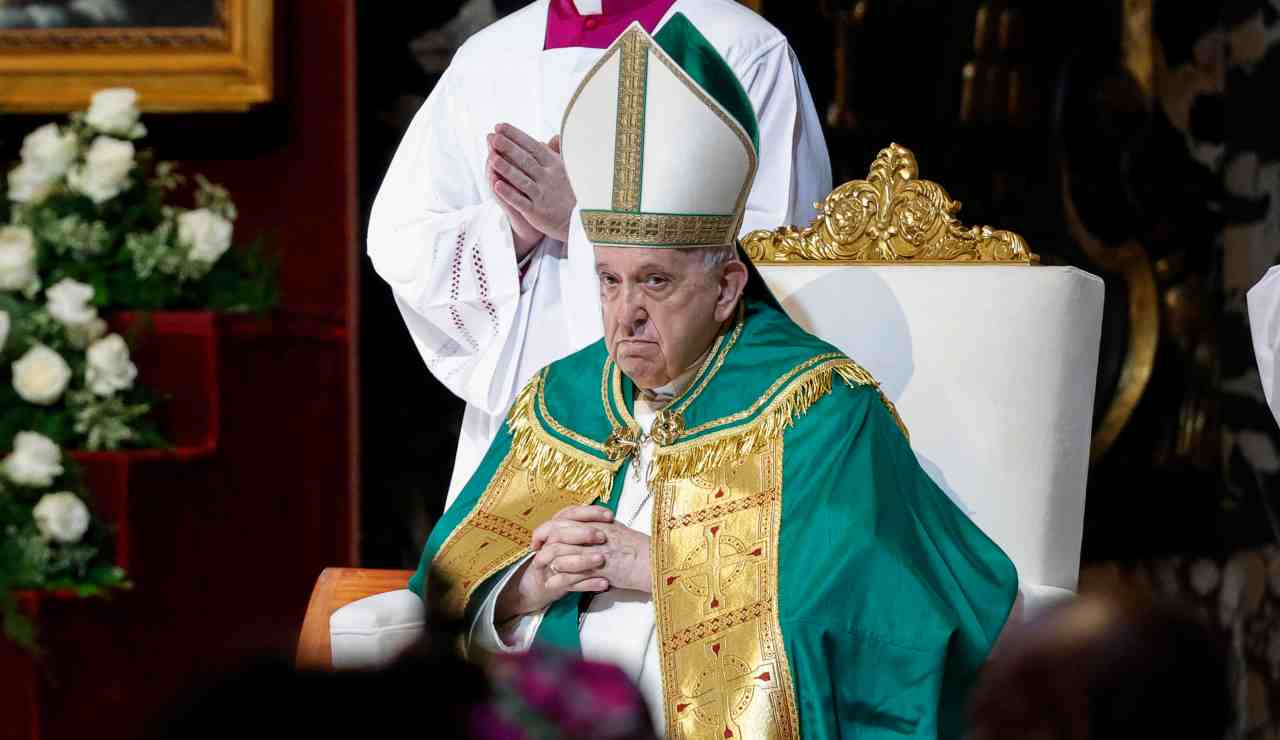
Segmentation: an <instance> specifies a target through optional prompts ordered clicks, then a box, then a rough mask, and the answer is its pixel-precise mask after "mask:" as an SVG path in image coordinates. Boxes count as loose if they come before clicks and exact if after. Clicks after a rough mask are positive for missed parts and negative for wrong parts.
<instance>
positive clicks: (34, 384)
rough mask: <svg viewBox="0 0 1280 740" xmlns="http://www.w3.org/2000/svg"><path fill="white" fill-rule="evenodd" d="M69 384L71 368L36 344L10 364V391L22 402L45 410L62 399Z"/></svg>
mask: <svg viewBox="0 0 1280 740" xmlns="http://www.w3.org/2000/svg"><path fill="white" fill-rule="evenodd" d="M70 380H71V366H70V365H68V364H67V361H66V360H64V359H62V355H60V354H58V353H57V352H54V351H53V350H51V349H49V348H48V347H46V346H44V345H43V344H37V345H36V346H34V347H32V348H31V349H29V350H27V353H26V354H25V355H23V356H22V357H20V358H19V359H18V361H17V362H15V363H13V389H14V390H16V391H17V392H18V395H19V396H21V397H22V400H24V401H27V402H28V403H35V404H39V405H41V406H48V405H49V404H51V403H53V402H54V401H57V400H58V399H59V398H61V397H62V392H63V391H65V390H66V389H67V383H68V382H70Z"/></svg>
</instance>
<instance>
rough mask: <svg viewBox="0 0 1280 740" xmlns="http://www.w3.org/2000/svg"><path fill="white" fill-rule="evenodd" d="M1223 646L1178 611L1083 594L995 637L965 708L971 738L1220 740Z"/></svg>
mask: <svg viewBox="0 0 1280 740" xmlns="http://www.w3.org/2000/svg"><path fill="white" fill-rule="evenodd" d="M1227 670H1228V668H1227V660H1226V652H1225V647H1224V645H1223V644H1222V643H1221V642H1220V641H1219V640H1218V639H1217V638H1216V637H1215V636H1214V635H1213V633H1212V632H1211V631H1210V630H1209V628H1208V626H1207V625H1206V624H1205V623H1204V622H1203V621H1202V620H1200V619H1199V618H1197V617H1196V616H1195V615H1194V614H1193V613H1192V612H1190V611H1188V610H1185V609H1184V608H1182V607H1179V606H1175V605H1169V604H1157V603H1153V602H1150V601H1140V600H1130V599H1126V598H1121V597H1119V596H1101V595H1094V596H1083V597H1081V598H1079V599H1077V600H1075V601H1072V602H1070V603H1068V604H1066V605H1064V606H1061V607H1058V608H1057V609H1054V610H1051V611H1049V612H1047V613H1046V614H1044V615H1042V616H1041V617H1039V618H1037V619H1035V620H1032V621H1031V622H1030V623H1027V624H1024V625H1021V626H1018V627H1016V628H1011V630H1010V632H1009V633H1007V634H1006V635H1004V636H1003V637H1002V638H1001V644H1000V646H999V647H998V648H997V650H996V653H995V655H994V656H993V657H992V660H991V662H990V663H989V664H988V665H987V667H986V668H985V669H984V672H983V675H982V680H981V681H980V682H979V684H978V687H977V688H976V689H975V690H974V696H973V703H972V706H971V710H970V715H971V718H972V727H973V730H972V735H971V736H970V737H971V739H972V740H1134V738H1148V737H1149V738H1179V740H1220V739H1221V738H1222V737H1223V735H1224V734H1225V732H1226V730H1227V725H1228V722H1229V720H1230V715H1231V698H1230V690H1229V687H1228V683H1227V679H1228V676H1227Z"/></svg>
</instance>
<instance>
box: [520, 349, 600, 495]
mask: <svg viewBox="0 0 1280 740" xmlns="http://www.w3.org/2000/svg"><path fill="white" fill-rule="evenodd" d="M545 377H546V371H545V370H544V371H543V372H541V373H539V374H537V375H535V376H534V377H533V379H532V380H530V381H529V383H528V384H527V385H525V387H524V389H522V390H521V391H520V393H519V394H518V395H517V396H516V400H515V403H514V404H513V405H512V406H511V412H510V413H509V414H508V415H507V429H508V430H510V432H511V451H510V452H509V453H508V455H509V458H508V459H509V460H511V461H512V462H514V463H515V464H516V465H517V466H518V467H520V468H523V469H525V470H530V471H533V473H534V474H535V475H536V476H537V478H538V479H540V480H542V481H546V482H547V483H549V484H550V485H552V486H555V487H556V488H561V489H564V490H567V491H572V492H573V493H581V494H591V495H592V497H593V499H594V498H598V499H600V500H601V501H603V502H605V503H608V502H609V498H610V496H611V495H612V493H613V477H614V474H615V473H616V472H617V470H618V467H619V464H617V463H610V462H605V461H603V460H600V459H598V458H596V457H593V456H591V455H588V454H587V453H585V452H582V451H581V450H578V449H575V448H574V447H572V446H571V445H569V444H566V443H565V442H561V441H560V440H558V439H556V438H554V437H552V436H551V435H550V434H548V433H547V431H546V430H545V429H543V428H542V425H541V424H540V423H539V422H538V419H537V417H536V416H535V415H534V402H535V400H536V399H537V398H538V395H539V391H540V389H541V387H542V382H543V380H544V379H545Z"/></svg>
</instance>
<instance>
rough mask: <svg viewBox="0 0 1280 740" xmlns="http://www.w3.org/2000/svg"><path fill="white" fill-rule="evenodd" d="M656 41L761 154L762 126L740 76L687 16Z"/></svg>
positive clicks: (678, 17) (662, 31) (665, 26)
mask: <svg viewBox="0 0 1280 740" xmlns="http://www.w3.org/2000/svg"><path fill="white" fill-rule="evenodd" d="M653 40H654V41H656V42H658V46H660V47H662V50H663V51H665V52H666V53H667V56H669V57H671V59H672V60H673V61H675V63H676V64H679V65H680V68H681V69H683V70H684V71H685V73H686V74H688V75H689V76H690V77H692V78H693V79H694V80H695V81H696V82H697V83H698V84H699V85H700V86H701V87H702V89H703V90H706V91H707V94H708V95H710V96H711V97H713V98H715V101H716V102H717V103H719V104H720V105H721V106H723V107H724V109H725V110H726V111H728V113H729V115H731V116H733V118H734V120H736V121H737V122H738V125H740V126H742V128H743V129H744V130H745V131H746V132H747V135H748V136H750V137H751V144H752V146H754V147H755V149H756V152H759V151H760V125H759V123H757V122H756V114H755V109H754V108H753V107H752V105H751V98H749V97H747V91H746V90H744V89H743V88H742V83H741V82H739V81H738V76H737V75H735V74H734V73H733V70H732V69H731V68H730V67H729V65H728V63H727V62H725V60H724V57H722V56H720V52H718V51H716V48H715V47H714V46H712V45H711V42H710V41H708V40H707V37H706V36H703V35H702V33H701V32H700V31H699V30H698V29H697V28H696V27H695V26H694V25H693V23H692V22H690V21H689V19H688V18H686V17H685V15H684V13H676V14H675V15H673V16H671V18H670V20H668V21H667V22H666V23H665V24H663V26H662V28H660V29H658V32H657V33H656V34H654V36H653Z"/></svg>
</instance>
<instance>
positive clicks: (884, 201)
mask: <svg viewBox="0 0 1280 740" xmlns="http://www.w3.org/2000/svg"><path fill="white" fill-rule="evenodd" d="M918 175H919V168H918V167H917V165H916V158H915V155H914V154H912V153H911V152H910V151H909V150H908V149H906V148H904V147H901V146H898V145H897V144H890V145H889V147H888V148H886V149H882V150H880V154H879V156H877V157H876V159H875V162H874V163H873V164H872V165H871V172H870V174H869V175H868V176H867V179H865V180H853V181H850V182H847V183H845V184H843V185H841V186H840V187H838V188H836V189H835V190H833V191H831V194H830V195H828V196H827V197H826V198H825V199H823V201H822V202H821V203H819V204H817V208H818V215H817V217H816V218H814V220H813V222H812V223H810V224H809V226H807V227H805V228H803V229H796V228H795V227H793V226H784V227H782V228H779V229H776V230H774V231H764V230H759V231H753V232H751V233H750V234H747V236H746V237H745V238H743V240H742V247H743V249H744V250H745V251H746V253H747V256H748V257H750V258H751V259H752V261H754V262H757V263H773V264H778V263H782V264H787V263H808V262H827V263H829V262H857V263H903V262H912V263H925V262H945V263H948V264H952V263H954V264H966V263H975V264H991V263H1011V264H1025V265H1034V264H1038V263H1039V262H1040V258H1039V257H1038V256H1037V255H1036V254H1035V253H1033V252H1032V251H1031V250H1030V249H1028V247H1027V243H1026V241H1024V240H1023V238H1022V237H1021V236H1018V235H1017V234H1015V233H1013V232H1012V231H1003V230H998V229H992V228H991V227H989V226H972V227H965V226H963V225H962V224H961V223H960V222H959V221H957V220H956V218H955V214H956V212H958V211H959V210H960V203H959V202H957V201H955V200H952V199H951V196H949V195H947V191H946V190H944V189H943V188H942V186H941V185H939V184H938V183H936V182H932V181H930V180H921V179H919V178H918Z"/></svg>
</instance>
